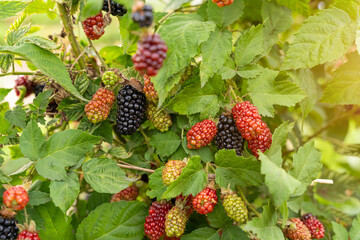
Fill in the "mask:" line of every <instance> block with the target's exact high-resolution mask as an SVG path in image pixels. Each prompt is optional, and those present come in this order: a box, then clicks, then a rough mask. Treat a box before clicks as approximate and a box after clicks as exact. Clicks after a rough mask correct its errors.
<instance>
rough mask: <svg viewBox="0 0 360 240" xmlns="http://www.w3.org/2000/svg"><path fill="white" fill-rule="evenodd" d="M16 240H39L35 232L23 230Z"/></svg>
mask: <svg viewBox="0 0 360 240" xmlns="http://www.w3.org/2000/svg"><path fill="white" fill-rule="evenodd" d="M17 240H40V237H39V234H38V233H36V232H28V231H26V230H24V231H22V232H21V233H19V235H18V238H17Z"/></svg>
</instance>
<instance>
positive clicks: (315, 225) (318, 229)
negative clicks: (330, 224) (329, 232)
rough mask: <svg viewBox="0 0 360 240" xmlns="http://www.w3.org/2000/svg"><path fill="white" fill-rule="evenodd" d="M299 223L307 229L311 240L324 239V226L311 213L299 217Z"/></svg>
mask: <svg viewBox="0 0 360 240" xmlns="http://www.w3.org/2000/svg"><path fill="white" fill-rule="evenodd" d="M301 221H302V222H303V223H304V224H305V225H306V227H307V228H308V229H309V231H310V234H311V238H313V239H321V238H323V237H325V228H324V225H323V224H322V223H321V222H320V221H319V220H318V219H317V218H316V217H315V216H314V215H312V214H311V213H307V214H305V215H303V216H302V217H301Z"/></svg>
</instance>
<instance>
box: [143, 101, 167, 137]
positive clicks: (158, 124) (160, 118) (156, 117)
mask: <svg viewBox="0 0 360 240" xmlns="http://www.w3.org/2000/svg"><path fill="white" fill-rule="evenodd" d="M146 116H147V118H148V119H149V120H150V122H152V124H153V125H154V127H155V128H156V129H159V130H160V131H161V132H166V131H168V130H169V127H170V126H171V125H172V121H171V117H170V115H169V114H168V113H167V112H166V111H165V110H158V109H157V107H156V105H155V103H153V102H149V104H148V108H147V110H146Z"/></svg>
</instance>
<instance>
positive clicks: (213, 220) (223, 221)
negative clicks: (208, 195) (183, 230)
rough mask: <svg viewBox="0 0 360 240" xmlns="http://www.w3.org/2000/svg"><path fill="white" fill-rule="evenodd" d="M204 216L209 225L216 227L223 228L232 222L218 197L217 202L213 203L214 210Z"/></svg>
mask: <svg viewBox="0 0 360 240" xmlns="http://www.w3.org/2000/svg"><path fill="white" fill-rule="evenodd" d="M206 216H207V220H208V222H209V225H210V226H211V227H213V228H216V229H219V228H223V227H225V226H231V225H232V224H233V222H234V221H233V220H232V219H231V218H229V217H228V216H227V213H226V211H225V208H224V206H223V204H222V200H221V198H220V199H218V203H217V204H216V205H215V207H214V210H213V211H212V212H211V213H209V214H207V215H206Z"/></svg>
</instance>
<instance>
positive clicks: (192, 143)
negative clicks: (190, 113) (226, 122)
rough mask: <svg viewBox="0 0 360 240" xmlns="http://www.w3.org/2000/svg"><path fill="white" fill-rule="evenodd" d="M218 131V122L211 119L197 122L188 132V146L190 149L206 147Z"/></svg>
mask: <svg viewBox="0 0 360 240" xmlns="http://www.w3.org/2000/svg"><path fill="white" fill-rule="evenodd" d="M216 132H217V130H216V124H215V123H214V122H213V121H211V120H209V119H206V120H204V121H202V122H198V123H196V124H195V126H193V127H192V128H191V129H190V130H189V131H188V132H187V134H186V138H187V142H188V143H187V147H188V148H189V149H199V148H201V147H205V146H206V145H208V144H209V143H210V142H211V141H212V139H213V138H214V137H215V135H216Z"/></svg>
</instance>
